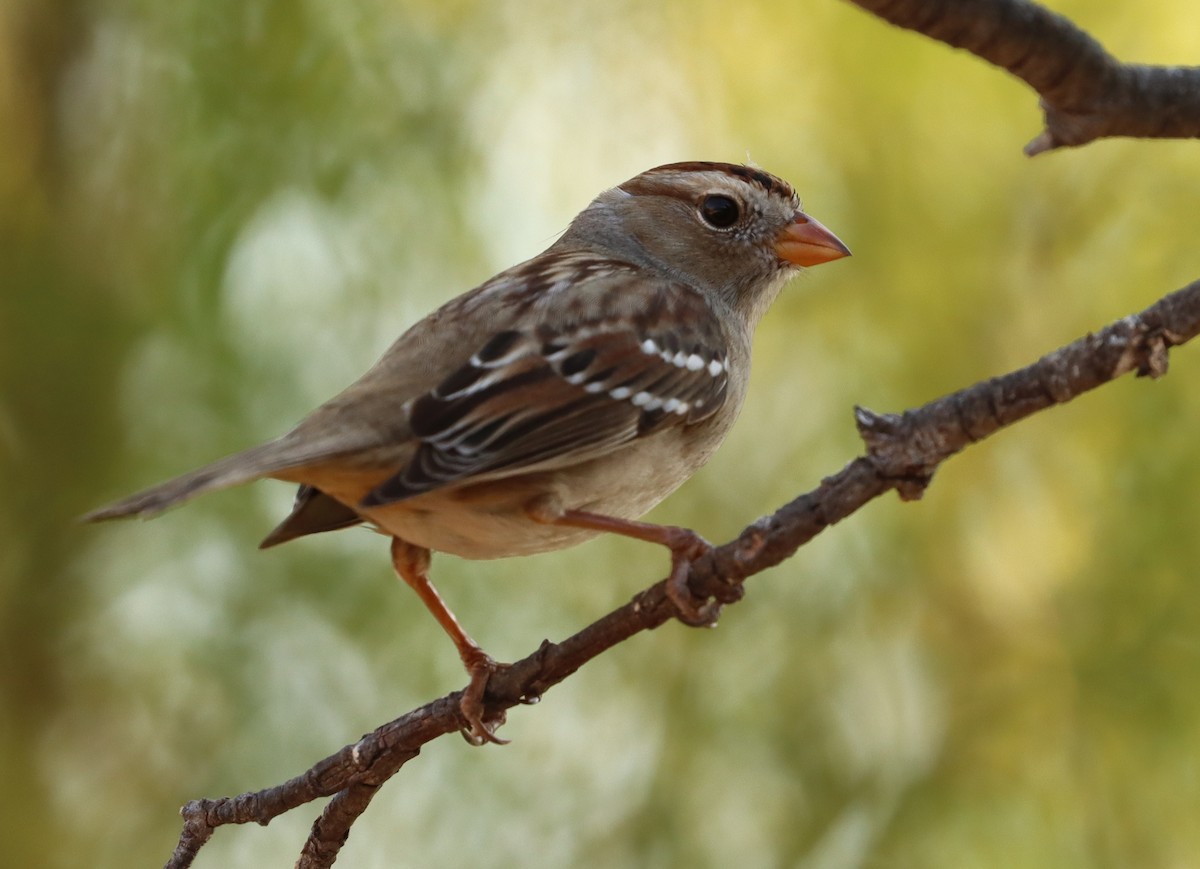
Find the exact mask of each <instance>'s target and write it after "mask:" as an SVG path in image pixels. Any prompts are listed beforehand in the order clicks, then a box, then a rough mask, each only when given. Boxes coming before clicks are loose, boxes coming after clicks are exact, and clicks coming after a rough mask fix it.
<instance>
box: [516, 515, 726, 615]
mask: <svg viewBox="0 0 1200 869" xmlns="http://www.w3.org/2000/svg"><path fill="white" fill-rule="evenodd" d="M527 512H528V513H529V517H530V518H531V519H533V520H534V521H535V522H541V523H543V524H545V525H569V526H570V527H572V528H586V529H588V530H589V531H606V532H608V533H610V534H620V535H621V536H623V537H632V538H634V539H635V540H645V541H646V542H647V543H657V544H659V545H660V546H665V547H667V549H669V550H671V575H670V576H668V577H667V586H666V590H667V597H668V598H670V599H671V603H672V604H674V606H675V611H676V613H677V615H678V617H679V620H680V621H682V622H683V623H684V624H687V625H691V626H692V627H712V626H713V625H715V624H716V622H717V615H718V614H719V613H720V604H719V603H716V602H713V603H709V602H708V601H702V600H699V599H697V598H696V596H695V595H693V594H692V591H691V589H690V588H688V584H687V576H688V566H689V565H690V564H691V563H692V561H694V560H695V559H697V558H699V557H700V556H701V555H704V554H705V553H706V552H708V551H709V550H711V549H712V545H711V544H710V543H709V542H708V541H707V540H705V539H704V538H703V537H701V536H700V535H699V534H697V533H696V532H695V531H691V530H689V529H687V528H679V527H677V526H675V525H654V524H652V523H650V522H635V521H633V520H632V519H617V518H616V517H613V516H605V515H603V514H601V513H589V512H588V511H587V510H555V509H554V508H553V507H548V506H546V505H544V504H539V503H536V502H535V503H534V504H533V505H530V507H529V508H528V510H527Z"/></svg>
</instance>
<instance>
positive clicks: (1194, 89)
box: [851, 0, 1200, 157]
mask: <svg viewBox="0 0 1200 869" xmlns="http://www.w3.org/2000/svg"><path fill="white" fill-rule="evenodd" d="M851 2H853V3H854V4H855V5H857V6H861V7H862V8H863V9H866V10H867V11H868V12H872V13H874V14H875V15H877V16H879V17H880V18H882V19H884V20H885V21H888V22H890V23H892V24H895V25H896V26H898V27H903V28H905V29H907V30H914V31H916V32H918V33H923V34H925V35H926V36H929V37H931V38H933V39H937V40H939V41H941V42H944V43H946V44H947V45H951V46H953V47H955V48H962V49H965V50H966V51H969V52H971V53H972V54H974V55H976V56H978V57H980V58H982V59H983V60H986V61H987V62H988V63H991V64H994V65H995V66H998V67H1000V68H1002V69H1006V70H1008V71H1009V72H1010V73H1012V74H1013V75H1015V76H1016V77H1017V78H1019V79H1021V80H1022V81H1024V82H1025V83H1026V84H1028V85H1029V86H1030V87H1031V88H1033V89H1034V90H1035V91H1037V92H1038V94H1039V95H1040V96H1041V106H1042V111H1043V112H1044V114H1045V121H1046V128H1045V129H1044V130H1043V131H1042V133H1041V134H1040V135H1038V136H1037V137H1036V138H1035V139H1034V140H1033V141H1031V142H1030V143H1029V144H1028V145H1026V146H1025V153H1026V154H1028V155H1029V156H1031V157H1032V156H1034V155H1035V154H1040V153H1042V152H1044V151H1050V150H1053V149H1055V148H1061V147H1066V146H1077V145H1086V144H1087V143H1088V142H1091V141H1093V140H1095V139H1100V138H1104V137H1107V136H1137V137H1140V138H1147V139H1163V138H1175V139H1194V138H1198V137H1200V67H1194V66H1189V67H1184V66H1145V65H1141V64H1126V63H1121V62H1120V61H1118V60H1117V59H1116V58H1114V57H1113V56H1112V55H1111V54H1109V53H1108V52H1107V51H1106V50H1105V49H1104V46H1102V45H1101V44H1100V43H1099V42H1097V41H1096V40H1095V39H1093V38H1092V37H1091V36H1089V35H1088V34H1087V33H1085V32H1084V31H1083V30H1080V29H1079V28H1078V27H1076V26H1075V25H1074V24H1073V23H1071V21H1069V20H1068V19H1066V18H1064V17H1063V16H1061V15H1058V14H1057V13H1054V12H1051V11H1050V10H1048V9H1046V8H1044V7H1042V6H1039V5H1037V4H1036V3H1032V2H1030V0H972V2H962V0H851Z"/></svg>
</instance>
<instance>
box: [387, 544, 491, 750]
mask: <svg viewBox="0 0 1200 869" xmlns="http://www.w3.org/2000/svg"><path fill="white" fill-rule="evenodd" d="M429 561H430V556H429V550H428V549H425V548H423V547H420V546H413V545H412V544H411V543H406V542H405V541H403V540H401V539H400V538H399V537H393V538H392V566H393V567H394V568H395V569H396V573H397V574H398V575H399V576H400V578H401V579H403V580H404V581H405V582H406V583H408V585H409V587H410V588H412V590H413V591H415V592H416V593H417V596H418V597H419V598H421V603H423V604H425V608H426V609H427V610H429V612H431V613H432V614H433V617H434V618H435V619H437V620H438V624H440V625H441V626H442V629H443V630H444V631H445V632H446V633H447V634H449V635H450V639H451V640H453V641H454V645H455V647H456V648H457V649H458V655H459V657H460V658H462V662H463V666H464V667H466V668H467V675H469V676H470V677H471V681H470V683H469V684H468V685H467V690H466V691H464V692H463V698H462V704H461V708H462V714H463V718H465V719H466V722H467V724H468V725H470V730H468V731H466V732H464V734H463V735H464V736H466V738H467V741H468V742H470V743H472V744H473V745H483V744H484V743H485V742H494V743H497V744H500V745H503V744H504V743H506V742H508V740H507V739H501V738H500V737H498V736H496V735H495V734H493V733H492V731H491V729H489V728H488V727H487V725H486V724H484V722H483V712H484V706H483V693H484V691H485V690H487V683H488V679H490V678H491V676H492V674H493V673H495V672H496V671H497V670H499V669H500V668H502V667H504V666H506V665H503V664H497V663H496V662H495V661H494V660H492V657H491V656H490V655H488V653H487V652H485V651H484V650H483V649H482V648H480V646H479V644H478V643H477V642H475V641H474V640H473V639H471V635H470V634H468V633H467V632H466V631H465V630H463V626H462V625H461V624H459V621H458V619H457V618H455V616H454V613H452V612H451V611H450V608H449V607H448V606H446V602H445V601H444V600H442V596H441V595H440V594H438V592H437V589H436V588H434V587H433V583H431V582H430V581H429ZM493 726H494V725H493Z"/></svg>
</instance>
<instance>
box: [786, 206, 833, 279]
mask: <svg viewBox="0 0 1200 869" xmlns="http://www.w3.org/2000/svg"><path fill="white" fill-rule="evenodd" d="M775 253H776V254H778V255H779V258H780V259H781V260H783V261H784V262H789V263H792V264H793V265H797V266H819V265H820V264H821V263H827V262H830V261H831V260H835V259H841V258H842V257H844V256H850V248H848V247H846V245H844V244H842V240H841V239H840V238H838V237H837V236H836V235H834V234H833V233H832V232H830V231H829V230H828V229H826V228H825V227H823V226H822V225H821V224H820V222H819V221H817V220H814V219H813V218H811V217H809V216H808V215H807V214H805V213H804V212H803V211H797V212H796V216H795V217H794V218H792V222H791V223H789V224H788V225H787V226H785V227H784V228H783V230H782V231H781V232H780V233H779V235H778V236H777V237H776V238H775Z"/></svg>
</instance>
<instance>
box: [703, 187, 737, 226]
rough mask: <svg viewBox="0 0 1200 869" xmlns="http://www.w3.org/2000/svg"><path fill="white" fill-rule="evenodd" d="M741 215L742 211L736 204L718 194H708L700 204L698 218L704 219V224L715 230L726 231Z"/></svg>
mask: <svg viewBox="0 0 1200 869" xmlns="http://www.w3.org/2000/svg"><path fill="white" fill-rule="evenodd" d="M741 215H742V209H741V208H739V207H738V204H737V203H736V202H734V201H733V200H732V199H730V198H729V197H728V196H722V195H721V194H719V193H710V194H709V195H708V196H705V197H704V201H703V202H701V203H700V216H701V217H703V218H704V222H705V223H707V224H708V225H709V226H715V227H716V228H717V229H728V228H729V227H731V226H733V225H734V224H735V223H737V219H738V218H739V217H741Z"/></svg>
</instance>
